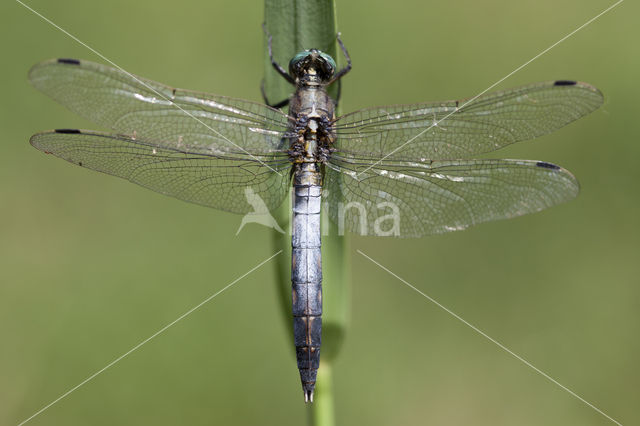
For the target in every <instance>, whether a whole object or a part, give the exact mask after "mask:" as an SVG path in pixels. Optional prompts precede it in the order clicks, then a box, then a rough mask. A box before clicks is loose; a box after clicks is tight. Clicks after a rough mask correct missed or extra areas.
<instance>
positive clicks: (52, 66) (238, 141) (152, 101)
mask: <svg viewBox="0 0 640 426" xmlns="http://www.w3.org/2000/svg"><path fill="white" fill-rule="evenodd" d="M29 80H30V81H31V83H32V84H33V85H34V86H35V87H36V88H37V89H39V90H41V91H42V92H44V93H45V94H47V95H49V96H50V97H52V98H53V99H55V100H56V101H58V102H60V103H61V104H62V105H64V106H66V107H67V108H69V109H70V110H71V111H73V112H75V113H76V114H78V115H81V116H82V117H85V118H87V119H89V120H91V121H93V122H95V123H97V124H99V125H101V126H105V127H107V128H110V129H112V130H113V131H115V132H116V133H119V134H126V135H130V136H135V137H136V138H137V139H144V140H147V141H150V142H154V143H156V144H158V145H162V146H164V147H167V148H176V149H179V150H180V149H181V150H188V151H190V152H195V153H207V154H208V153H211V152H216V153H217V155H219V156H224V155H227V154H230V155H233V156H236V157H237V156H246V157H251V156H258V155H261V154H268V153H272V152H275V151H281V150H283V149H287V148H288V146H286V145H288V144H286V143H284V142H285V141H283V140H282V136H283V134H284V133H285V132H286V131H287V124H288V116H287V115H285V114H284V113H282V112H281V111H279V110H276V109H273V108H270V107H268V106H266V105H262V104H259V103H254V102H250V101H245V100H241V99H233V98H227V97H224V96H217V95H212V94H207V93H198V92H192V91H187V90H182V89H174V88H172V87H169V86H166V85H164V84H161V83H157V82H155V81H151V80H147V79H143V78H140V77H136V76H133V75H131V74H128V73H125V72H123V71H120V70H118V69H116V68H111V67H108V66H104V65H101V64H96V63H93V62H88V61H78V60H75V59H54V60H49V61H45V62H42V63H40V64H37V65H35V66H34V67H33V68H32V69H31V70H30V71H29Z"/></svg>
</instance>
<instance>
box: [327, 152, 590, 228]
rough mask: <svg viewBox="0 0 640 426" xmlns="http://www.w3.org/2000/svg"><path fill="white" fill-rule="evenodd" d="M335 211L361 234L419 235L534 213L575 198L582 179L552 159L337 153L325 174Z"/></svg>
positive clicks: (341, 222) (341, 224)
mask: <svg viewBox="0 0 640 426" xmlns="http://www.w3.org/2000/svg"><path fill="white" fill-rule="evenodd" d="M325 185H326V186H325V192H324V193H323V196H324V197H326V200H327V201H328V208H329V216H330V217H331V219H332V220H333V221H334V222H336V223H337V224H338V227H339V229H340V230H349V231H351V232H354V233H357V234H361V235H376V236H400V237H420V236H423V235H430V234H441V233H444V232H449V231H457V230H462V229H465V228H467V227H469V226H471V225H475V224H478V223H482V222H487V221H491V220H498V219H506V218H511V217H516V216H521V215H524V214H527V213H533V212H537V211H540V210H542V209H545V208H547V207H550V206H553V205H555V204H558V203H562V202H564V201H567V200H570V199H572V198H574V197H575V196H576V195H577V194H578V191H579V186H578V182H577V181H576V179H575V178H574V177H573V175H572V174H571V173H569V172H568V171H566V170H565V169H563V168H560V167H558V166H555V165H553V164H550V163H545V162H540V161H529V160H454V161H434V162H431V163H430V164H419V163H408V162H395V163H394V162H385V163H384V164H383V165H380V166H378V167H371V164H370V163H369V164H367V163H354V162H351V161H347V160H341V159H340V158H336V157H334V158H332V159H331V161H330V163H329V164H328V168H327V171H326V174H325Z"/></svg>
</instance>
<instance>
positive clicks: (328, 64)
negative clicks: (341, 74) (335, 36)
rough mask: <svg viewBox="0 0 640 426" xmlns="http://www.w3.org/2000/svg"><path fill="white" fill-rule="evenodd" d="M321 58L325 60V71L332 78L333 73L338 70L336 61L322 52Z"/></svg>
mask: <svg viewBox="0 0 640 426" xmlns="http://www.w3.org/2000/svg"><path fill="white" fill-rule="evenodd" d="M320 57H321V58H322V59H324V64H325V69H324V71H325V72H326V73H327V74H328V75H330V76H331V75H333V73H334V72H335V71H336V68H337V66H336V61H334V60H333V58H332V57H331V56H329V55H327V54H326V53H323V52H320Z"/></svg>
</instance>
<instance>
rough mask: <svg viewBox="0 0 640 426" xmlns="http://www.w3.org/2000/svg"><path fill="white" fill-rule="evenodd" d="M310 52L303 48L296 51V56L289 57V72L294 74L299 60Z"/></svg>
mask: <svg viewBox="0 0 640 426" xmlns="http://www.w3.org/2000/svg"><path fill="white" fill-rule="evenodd" d="M309 54H310V52H309V51H308V50H303V51H302V52H300V53H297V54H296V56H294V57H293V58H291V61H289V74H291V75H295V74H296V71H297V70H298V69H299V65H300V62H302V61H303V60H304V59H305V58H306V57H307V56H309Z"/></svg>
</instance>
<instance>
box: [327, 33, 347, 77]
mask: <svg viewBox="0 0 640 426" xmlns="http://www.w3.org/2000/svg"><path fill="white" fill-rule="evenodd" d="M336 38H337V39H338V44H339V45H340V48H341V49H342V53H343V54H344V57H345V58H346V59H347V66H346V67H344V68H342V69H341V70H340V71H338V72H337V73H336V74H335V75H334V76H333V78H332V79H331V80H330V81H329V83H328V84H331V83H333V82H334V81H337V80H340V79H341V78H342V77H344V75H345V74H346V73H348V72H349V71H351V57H350V56H349V52H347V48H346V47H345V46H344V43H343V42H342V39H341V38H340V33H338V35H337V36H336Z"/></svg>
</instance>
